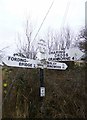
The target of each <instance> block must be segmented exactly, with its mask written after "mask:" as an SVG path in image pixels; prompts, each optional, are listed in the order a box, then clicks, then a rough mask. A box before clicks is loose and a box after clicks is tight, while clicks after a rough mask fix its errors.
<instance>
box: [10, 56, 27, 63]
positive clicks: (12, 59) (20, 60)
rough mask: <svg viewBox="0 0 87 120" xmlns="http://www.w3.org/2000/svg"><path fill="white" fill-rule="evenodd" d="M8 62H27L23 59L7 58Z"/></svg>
mask: <svg viewBox="0 0 87 120" xmlns="http://www.w3.org/2000/svg"><path fill="white" fill-rule="evenodd" d="M8 60H11V61H16V62H27V60H26V59H23V58H16V57H10V56H8Z"/></svg>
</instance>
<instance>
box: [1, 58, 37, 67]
mask: <svg viewBox="0 0 87 120" xmlns="http://www.w3.org/2000/svg"><path fill="white" fill-rule="evenodd" d="M3 62H4V63H5V64H6V65H7V66H12V67H22V68H37V60H33V59H27V58H22V57H15V56H6V57H4V58H3Z"/></svg>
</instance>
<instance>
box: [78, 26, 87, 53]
mask: <svg viewBox="0 0 87 120" xmlns="http://www.w3.org/2000/svg"><path fill="white" fill-rule="evenodd" d="M79 39H80V41H79V48H80V49H81V50H82V51H84V52H85V53H86V54H87V27H85V28H84V29H83V30H81V32H80V35H79Z"/></svg>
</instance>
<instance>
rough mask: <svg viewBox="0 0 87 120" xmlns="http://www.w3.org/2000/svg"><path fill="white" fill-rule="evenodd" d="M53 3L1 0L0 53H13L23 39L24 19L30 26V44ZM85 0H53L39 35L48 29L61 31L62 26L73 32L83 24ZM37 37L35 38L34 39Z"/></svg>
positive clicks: (39, 0) (45, 1)
mask: <svg viewBox="0 0 87 120" xmlns="http://www.w3.org/2000/svg"><path fill="white" fill-rule="evenodd" d="M52 1H53V0H0V50H1V49H3V48H4V47H8V48H9V50H8V49H6V51H7V50H8V51H9V52H12V51H15V48H16V44H17V43H18V36H20V37H22V39H24V37H23V35H24V30H25V26H26V20H29V21H30V22H31V24H32V25H33V28H34V32H33V37H32V44H34V43H35V42H36V41H33V39H34V37H35V35H36V33H37V31H38V29H39V27H40V25H41V23H42V21H43V19H44V17H45V15H46V13H47V11H48V9H49V7H50V5H51V3H52ZM85 1H86V0H54V3H53V5H52V8H51V9H50V11H49V14H48V15H47V17H46V19H45V21H44V24H43V26H42V27H41V30H40V32H39V33H38V35H39V36H40V37H43V34H44V33H45V32H46V30H47V29H48V28H49V27H50V28H51V29H56V30H60V29H61V28H62V26H67V25H68V26H70V27H71V28H72V29H73V30H74V31H75V32H77V31H79V30H80V29H81V28H82V27H84V25H85ZM37 38H38V36H37Z"/></svg>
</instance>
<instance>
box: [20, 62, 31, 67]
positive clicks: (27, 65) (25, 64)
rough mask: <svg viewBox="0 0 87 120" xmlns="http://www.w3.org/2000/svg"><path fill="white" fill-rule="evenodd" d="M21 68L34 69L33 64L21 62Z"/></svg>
mask: <svg viewBox="0 0 87 120" xmlns="http://www.w3.org/2000/svg"><path fill="white" fill-rule="evenodd" d="M19 66H25V67H32V64H30V63H21V62H19Z"/></svg>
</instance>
